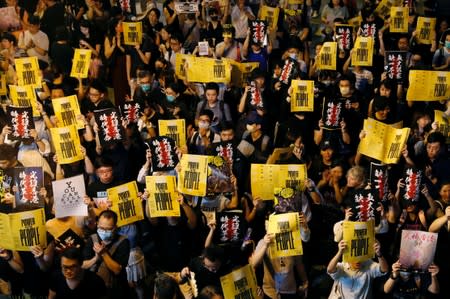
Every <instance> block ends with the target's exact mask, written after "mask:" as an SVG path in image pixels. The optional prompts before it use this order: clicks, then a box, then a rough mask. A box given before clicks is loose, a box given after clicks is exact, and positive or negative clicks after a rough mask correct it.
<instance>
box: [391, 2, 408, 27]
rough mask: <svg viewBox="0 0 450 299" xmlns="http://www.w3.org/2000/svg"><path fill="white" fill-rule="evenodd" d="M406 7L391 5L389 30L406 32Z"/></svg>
mask: <svg viewBox="0 0 450 299" xmlns="http://www.w3.org/2000/svg"><path fill="white" fill-rule="evenodd" d="M408 18H409V8H408V7H398V6H394V7H391V19H390V26H389V31H390V32H391V33H408Z"/></svg>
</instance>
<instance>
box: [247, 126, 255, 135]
mask: <svg viewBox="0 0 450 299" xmlns="http://www.w3.org/2000/svg"><path fill="white" fill-rule="evenodd" d="M246 129H247V131H249V132H250V133H253V132H255V131H256V127H255V126H254V125H247V126H246Z"/></svg>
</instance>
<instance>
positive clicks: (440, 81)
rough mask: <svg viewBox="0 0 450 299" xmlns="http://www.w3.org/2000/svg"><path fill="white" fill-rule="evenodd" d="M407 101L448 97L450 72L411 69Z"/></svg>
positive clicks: (449, 92)
mask: <svg viewBox="0 0 450 299" xmlns="http://www.w3.org/2000/svg"><path fill="white" fill-rule="evenodd" d="M409 82H410V83H411V84H410V85H409V87H408V92H407V94H406V100H407V101H440V100H447V99H449V98H450V88H448V86H449V84H450V72H442V71H421V70H411V71H410V72H409Z"/></svg>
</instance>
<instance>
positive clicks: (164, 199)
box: [145, 176, 180, 217]
mask: <svg viewBox="0 0 450 299" xmlns="http://www.w3.org/2000/svg"><path fill="white" fill-rule="evenodd" d="M145 184H146V187H147V192H148V193H149V198H148V200H147V209H148V211H149V212H150V213H149V214H150V216H151V217H171V216H177V217H178V216H180V204H179V202H178V200H177V197H178V192H177V191H176V179H175V176H147V177H146V178H145Z"/></svg>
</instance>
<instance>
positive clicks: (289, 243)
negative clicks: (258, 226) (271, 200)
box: [267, 213, 303, 258]
mask: <svg viewBox="0 0 450 299" xmlns="http://www.w3.org/2000/svg"><path fill="white" fill-rule="evenodd" d="M299 217H300V216H299V214H298V213H284V214H278V215H270V216H269V227H268V230H267V233H269V234H274V235H275V238H274V240H273V242H272V243H270V245H269V252H270V257H271V258H277V257H287V256H296V255H303V246H302V240H301V237H300V218H299Z"/></svg>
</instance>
